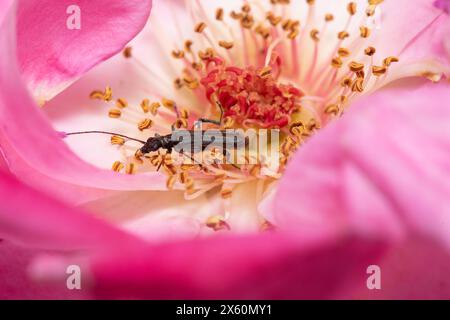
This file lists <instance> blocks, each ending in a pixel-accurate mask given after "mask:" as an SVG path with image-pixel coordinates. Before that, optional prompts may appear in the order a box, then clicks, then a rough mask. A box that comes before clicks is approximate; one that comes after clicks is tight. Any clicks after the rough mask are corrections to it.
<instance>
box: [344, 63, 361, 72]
mask: <svg viewBox="0 0 450 320" xmlns="http://www.w3.org/2000/svg"><path fill="white" fill-rule="evenodd" d="M348 67H349V69H350V70H351V71H353V72H358V71H361V70H363V69H364V64H363V63H359V62H356V61H352V62H350V63H349V65H348Z"/></svg>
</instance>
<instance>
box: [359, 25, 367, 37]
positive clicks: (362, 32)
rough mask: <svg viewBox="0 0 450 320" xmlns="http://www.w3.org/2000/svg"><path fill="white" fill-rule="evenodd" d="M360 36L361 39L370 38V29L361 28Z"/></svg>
mask: <svg viewBox="0 0 450 320" xmlns="http://www.w3.org/2000/svg"><path fill="white" fill-rule="evenodd" d="M359 34H360V36H361V38H368V37H370V29H369V28H367V27H366V26H361V27H359Z"/></svg>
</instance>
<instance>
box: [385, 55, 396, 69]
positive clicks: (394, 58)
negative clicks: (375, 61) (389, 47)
mask: <svg viewBox="0 0 450 320" xmlns="http://www.w3.org/2000/svg"><path fill="white" fill-rule="evenodd" d="M393 62H399V59H398V58H397V57H387V58H386V59H384V60H383V64H384V65H385V66H386V67H389V66H390V65H391V64H392V63H393Z"/></svg>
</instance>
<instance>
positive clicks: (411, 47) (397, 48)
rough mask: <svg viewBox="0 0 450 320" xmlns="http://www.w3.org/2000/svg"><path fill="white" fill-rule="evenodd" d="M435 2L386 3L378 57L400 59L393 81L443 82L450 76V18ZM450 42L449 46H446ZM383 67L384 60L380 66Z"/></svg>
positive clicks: (419, 0)
mask: <svg viewBox="0 0 450 320" xmlns="http://www.w3.org/2000/svg"><path fill="white" fill-rule="evenodd" d="M434 2H435V0H417V1H414V5H411V2H410V1H408V0H397V1H385V2H384V3H383V4H382V5H381V6H380V8H381V10H382V20H381V25H380V27H381V29H380V30H379V36H378V43H377V45H376V47H377V56H380V57H381V59H384V58H385V57H388V56H398V57H399V58H400V63H399V64H398V65H397V66H396V67H395V69H394V70H395V72H394V73H393V74H391V75H389V78H390V80H394V79H396V78H399V77H407V76H420V75H426V76H428V77H433V79H439V77H440V75H441V74H446V75H447V76H449V75H450V51H449V50H448V47H446V45H448V39H449V37H450V28H449V24H450V18H449V16H448V14H446V13H445V12H444V11H443V10H442V9H439V8H437V7H436V6H435V5H434ZM446 42H447V44H446ZM377 63H378V65H381V60H380V61H379V62H377Z"/></svg>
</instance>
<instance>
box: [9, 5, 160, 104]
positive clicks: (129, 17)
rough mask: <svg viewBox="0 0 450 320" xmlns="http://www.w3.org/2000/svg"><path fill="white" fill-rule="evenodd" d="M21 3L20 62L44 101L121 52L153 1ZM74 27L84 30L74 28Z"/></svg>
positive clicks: (29, 80) (135, 32)
mask: <svg viewBox="0 0 450 320" xmlns="http://www.w3.org/2000/svg"><path fill="white" fill-rule="evenodd" d="M18 3H19V5H18V11H17V16H18V20H17V26H18V27H17V35H18V57H19V61H20V66H21V69H22V72H23V75H24V78H25V80H26V82H27V83H28V84H29V86H30V88H31V90H32V91H33V92H34V93H35V94H36V95H37V96H38V97H39V98H40V99H49V98H51V97H52V96H53V95H54V94H56V93H57V90H61V89H62V88H64V87H65V86H67V85H69V84H70V83H71V82H72V81H74V80H76V79H77V78H78V77H79V76H81V75H82V74H83V73H85V72H86V71H88V70H89V69H91V68H92V67H93V66H95V65H97V64H98V63H100V62H101V61H103V60H105V59H108V58H109V57H111V56H112V55H114V54H116V53H118V52H120V51H121V50H122V49H123V48H124V46H125V45H126V44H127V43H128V42H129V41H130V40H131V39H132V38H134V36H135V35H136V34H137V33H138V32H139V31H140V30H141V29H142V28H143V27H144V25H145V23H146V22H147V18H148V16H149V13H150V9H151V5H152V1H151V0H127V1H125V0H116V1H108V0H27V1H19V2H18ZM74 6H75V7H74ZM72 8H75V9H72ZM76 8H79V10H80V11H79V17H80V19H79V21H80V24H79V25H78V24H77V23H76V22H77V19H75V20H73V18H74V17H75V16H73V14H77V11H76V10H78V9H76ZM74 10H75V11H74ZM67 12H69V13H67ZM68 25H69V26H70V28H74V27H76V28H77V27H78V26H79V27H80V29H70V28H69V27H68Z"/></svg>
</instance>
